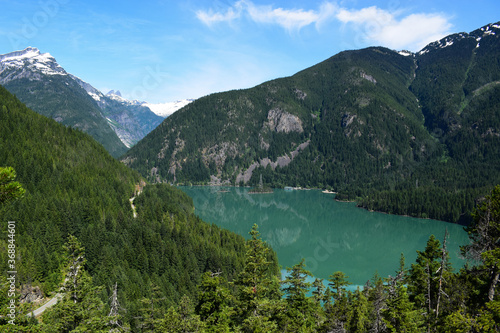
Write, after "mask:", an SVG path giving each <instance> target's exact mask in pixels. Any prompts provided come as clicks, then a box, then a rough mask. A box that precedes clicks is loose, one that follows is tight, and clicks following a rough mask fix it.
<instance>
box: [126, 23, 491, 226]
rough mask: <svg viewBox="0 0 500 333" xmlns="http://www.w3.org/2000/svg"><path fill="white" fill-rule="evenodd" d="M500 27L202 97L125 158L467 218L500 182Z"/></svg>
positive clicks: (179, 174)
mask: <svg viewBox="0 0 500 333" xmlns="http://www.w3.org/2000/svg"><path fill="white" fill-rule="evenodd" d="M486 30H489V31H490V33H487V32H485V31H486ZM491 30H494V31H495V32H496V34H493V33H491ZM499 30H500V29H498V25H489V26H487V27H485V28H482V29H479V30H477V31H474V32H472V33H470V34H465V33H463V34H457V35H452V36H449V37H446V38H445V39H443V40H442V41H439V42H436V43H433V44H430V45H429V46H427V47H426V48H424V49H423V50H422V51H421V52H419V53H417V54H414V55H410V56H403V55H401V54H398V53H397V52H395V51H392V50H388V49H384V48H368V49H364V50H357V51H346V52H342V53H339V54H337V55H335V56H334V57H332V58H330V59H328V60H326V61H324V62H322V63H320V64H317V65H315V66H313V67H311V68H308V69H306V70H304V71H302V72H299V73H297V74H295V75H294V76H291V77H288V78H282V79H277V80H273V81H269V82H266V83H263V84H261V85H259V86H256V87H254V88H252V89H245V90H237V91H229V92H224V93H218V94H213V95H209V96H206V97H204V98H200V99H199V100H197V101H195V102H193V103H191V104H189V105H188V106H186V107H185V108H183V109H182V110H180V111H178V112H176V113H175V114H173V115H172V116H171V117H169V118H168V119H166V120H165V121H164V122H163V123H162V124H161V125H160V126H159V127H158V128H157V129H156V130H154V131H153V132H152V133H150V134H149V135H148V136H147V137H146V138H144V139H143V140H142V142H140V143H139V144H138V145H137V146H136V147H134V148H132V149H131V150H130V151H129V152H128V153H127V154H126V155H125V157H124V158H123V160H124V161H125V162H126V163H127V164H128V165H130V166H131V167H132V168H134V169H136V170H138V171H139V172H140V173H141V174H142V175H143V176H144V177H147V178H148V179H150V180H151V181H163V180H166V181H169V182H180V183H208V182H209V181H212V182H213V181H217V180H218V181H220V182H226V183H231V184H234V185H240V184H241V183H247V184H251V185H256V184H257V183H258V182H259V179H260V176H261V175H262V177H263V179H264V183H265V184H268V185H271V186H274V187H283V186H303V187H304V186H305V187H321V188H328V189H333V190H335V191H336V192H338V193H339V194H338V195H337V198H338V199H341V200H356V201H358V204H359V205H360V206H362V207H365V208H368V209H373V210H379V211H385V212H389V213H394V214H404V215H412V216H416V217H427V218H434V219H440V220H445V221H453V222H464V223H466V222H468V221H470V219H469V218H468V216H470V212H471V211H472V208H473V207H474V203H475V200H476V199H477V198H478V197H480V196H484V195H486V194H487V193H488V191H490V190H491V188H492V186H493V184H497V183H499V182H500V123H499V119H500V113H499V112H500V99H499V98H500V97H499V96H500V85H499V84H498V83H499V82H500V66H499V65H498V63H499V59H500V42H499V38H500V37H499V36H500V31H499ZM479 38H481V40H480V46H479V47H478V45H479V44H478V43H479V42H478V40H479ZM294 117H295V118H294ZM297 119H298V120H297ZM297 123H300V126H297ZM277 124H278V125H279V126H278V125H277ZM280 124H281V125H283V126H281V125H280ZM301 144H306V145H307V147H305V148H303V149H302V150H300V151H298V153H297V149H298V147H299V146H300V145H301ZM280 159H281V160H280ZM287 159H288V161H289V163H288V164H287V163H285V162H284V163H282V165H281V164H280V166H276V165H273V166H272V165H271V164H270V163H268V162H269V161H271V162H275V163H277V162H279V161H281V162H283V161H286V160H287ZM249 169H250V170H253V172H249V171H248V170H249ZM245 172H248V173H249V174H251V178H250V179H244V177H242V176H243V174H244V173H245Z"/></svg>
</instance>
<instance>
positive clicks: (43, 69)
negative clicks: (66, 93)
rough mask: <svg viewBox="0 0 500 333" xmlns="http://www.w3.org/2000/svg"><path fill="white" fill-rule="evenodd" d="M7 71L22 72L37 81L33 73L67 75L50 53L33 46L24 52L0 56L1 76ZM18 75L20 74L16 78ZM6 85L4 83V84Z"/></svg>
mask: <svg viewBox="0 0 500 333" xmlns="http://www.w3.org/2000/svg"><path fill="white" fill-rule="evenodd" d="M6 70H14V71H15V72H19V71H21V72H22V73H21V74H22V75H23V76H24V77H28V76H30V77H32V78H33V79H37V75H34V76H33V73H36V74H45V75H66V74H67V73H66V71H65V70H64V69H63V68H62V67H61V66H60V65H59V64H58V63H57V61H56V59H55V58H54V57H53V56H52V55H50V53H41V52H40V50H39V49H37V48H36V47H31V46H30V47H27V48H25V49H24V50H20V51H14V52H10V53H6V54H0V74H1V73H3V72H4V71H6ZM29 73H32V74H29ZM18 75H19V73H17V74H16V75H15V76H16V77H17V76H18ZM10 79H13V78H12V77H11V78H10ZM5 83H6V82H3V84H5Z"/></svg>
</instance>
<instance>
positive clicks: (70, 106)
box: [0, 47, 190, 157]
mask: <svg viewBox="0 0 500 333" xmlns="http://www.w3.org/2000/svg"><path fill="white" fill-rule="evenodd" d="M0 84H1V85H3V86H5V87H6V88H7V89H8V90H9V91H10V92H12V93H14V94H16V96H17V97H18V98H19V99H20V100H21V101H22V102H23V103H26V104H27V105H28V106H29V107H30V108H32V109H33V110H35V111H36V112H38V113H40V114H42V115H45V116H47V117H51V118H53V119H55V120H57V121H58V122H60V123H62V124H64V125H67V126H72V127H76V128H79V129H81V130H82V131H84V132H87V133H89V134H90V135H92V136H93V137H94V138H95V139H96V140H97V141H99V142H100V143H101V144H103V145H104V147H105V148H106V149H107V150H108V151H109V152H110V153H111V154H112V155H113V156H115V157H118V156H120V155H122V154H123V153H125V151H126V150H127V149H128V148H130V147H131V146H133V145H134V144H135V143H137V142H138V141H139V140H140V139H142V138H143V137H144V136H145V135H146V134H147V133H149V132H150V131H151V130H153V129H154V128H155V127H156V126H158V125H159V124H160V123H161V122H162V121H163V119H164V118H165V117H167V116H168V115H170V114H172V113H173V112H175V111H176V110H178V109H179V108H180V107H182V106H184V105H186V104H187V103H189V102H190V101H181V102H176V103H170V104H168V103H167V104H148V103H146V102H139V101H128V100H126V99H124V98H122V97H121V94H120V92H119V91H117V92H115V91H111V92H110V93H108V94H106V95H104V94H103V93H102V92H101V91H99V90H98V89H96V88H94V87H93V86H92V85H90V84H89V83H87V82H84V81H83V80H81V79H80V78H78V77H76V76H74V75H72V74H70V73H68V72H66V71H65V70H64V68H62V67H61V66H60V65H59V64H58V63H57V61H56V60H55V58H54V57H52V56H51V55H50V54H49V53H41V52H40V51H39V50H38V49H36V48H32V47H29V48H26V49H24V50H22V51H16V52H12V53H8V54H4V55H0Z"/></svg>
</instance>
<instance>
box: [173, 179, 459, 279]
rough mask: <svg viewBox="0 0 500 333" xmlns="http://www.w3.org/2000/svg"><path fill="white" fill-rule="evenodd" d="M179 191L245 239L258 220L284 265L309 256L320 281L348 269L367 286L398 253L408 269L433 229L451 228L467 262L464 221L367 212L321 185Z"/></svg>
mask: <svg viewBox="0 0 500 333" xmlns="http://www.w3.org/2000/svg"><path fill="white" fill-rule="evenodd" d="M181 189H182V190H183V191H185V192H186V193H187V194H188V195H189V196H191V197H192V198H193V201H194V206H195V212H196V213H197V214H198V215H199V216H200V217H201V218H202V219H203V220H205V221H207V222H209V223H215V224H216V225H218V226H221V227H223V228H226V229H229V230H231V231H234V232H236V233H238V234H240V235H243V236H245V237H247V238H248V232H249V231H250V229H251V228H252V225H253V224H254V223H257V224H258V225H259V231H260V233H261V236H262V239H263V240H265V241H266V242H267V243H269V244H270V245H271V246H272V247H273V249H274V250H275V251H276V252H277V254H278V258H279V262H280V265H282V266H283V268H286V267H292V266H293V265H295V264H297V263H299V262H300V260H301V258H305V259H306V268H307V269H308V270H310V271H311V272H312V273H313V274H314V275H315V276H316V277H319V278H323V279H327V278H328V276H329V275H331V274H332V273H333V272H335V271H343V272H344V273H346V274H347V275H348V276H349V281H350V282H351V283H352V284H355V285H363V284H364V283H365V282H366V281H367V280H369V279H370V278H372V277H373V275H374V273H375V272H378V274H379V275H380V276H382V277H387V276H388V275H394V273H395V271H396V270H397V269H398V267H399V258H400V254H401V252H403V253H404V255H405V257H406V265H407V267H409V266H410V264H411V263H413V262H414V261H415V259H416V256H417V254H416V251H417V250H420V251H423V250H424V249H425V245H426V243H427V240H428V239H429V236H430V235H432V234H434V236H436V237H437V238H438V239H439V240H440V241H441V242H442V240H443V237H444V233H445V229H446V228H447V229H448V234H449V238H448V241H447V247H448V251H449V253H450V259H451V262H452V264H453V266H454V267H455V269H456V270H457V269H458V267H459V266H461V265H463V261H462V260H461V259H459V254H460V249H459V246H460V245H464V244H468V237H467V234H466V232H465V231H464V230H463V228H462V227H461V226H459V225H454V224H450V223H445V222H441V221H435V220H422V219H416V218H411V217H403V216H395V215H387V214H382V213H374V212H369V211H367V210H364V209H360V208H357V207H356V206H355V204H354V203H344V202H337V201H335V200H333V198H334V196H333V195H332V194H324V193H322V192H321V191H314V190H311V191H292V192H286V191H284V190H274V193H272V194H249V193H248V189H247V188H234V187H199V186H193V187H181ZM221 190H222V191H228V192H220V191H221Z"/></svg>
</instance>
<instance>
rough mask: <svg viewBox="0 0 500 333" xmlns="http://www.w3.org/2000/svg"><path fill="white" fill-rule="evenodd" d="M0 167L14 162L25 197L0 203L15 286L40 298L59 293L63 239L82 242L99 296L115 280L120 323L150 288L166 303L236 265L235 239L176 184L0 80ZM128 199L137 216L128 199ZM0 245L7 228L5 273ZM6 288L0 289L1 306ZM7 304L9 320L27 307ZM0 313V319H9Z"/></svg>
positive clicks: (131, 316)
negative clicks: (136, 165) (33, 106)
mask: <svg viewBox="0 0 500 333" xmlns="http://www.w3.org/2000/svg"><path fill="white" fill-rule="evenodd" d="M0 166H2V167H3V166H11V167H13V168H14V169H15V171H16V173H17V178H16V180H17V181H19V182H20V183H21V184H22V186H23V188H24V189H25V190H26V195H25V197H24V198H22V199H20V200H17V201H16V202H14V203H12V204H10V205H8V206H4V205H2V204H0V220H2V221H15V225H16V235H15V241H16V244H15V245H16V253H17V254H18V255H17V258H18V259H17V260H16V271H17V275H16V283H17V285H19V286H23V285H24V286H25V287H28V286H30V285H31V286H36V287H37V288H39V290H41V293H42V294H45V295H49V294H50V293H52V292H53V293H56V292H58V290H59V286H60V283H61V282H62V281H63V278H64V276H63V275H62V274H61V272H62V270H61V268H62V267H63V266H64V264H65V262H66V260H67V259H66V257H65V251H64V248H63V246H64V244H65V243H66V242H67V240H68V239H69V237H70V235H71V236H75V237H77V238H78V240H79V241H80V242H81V244H82V246H83V247H84V248H85V260H86V263H85V270H86V271H88V272H89V273H90V275H91V276H92V278H93V283H94V285H95V286H101V287H102V288H103V289H102V291H101V292H100V293H101V294H100V295H101V296H102V299H103V300H107V299H108V298H109V297H110V296H111V293H112V290H110V288H109V287H110V286H112V285H115V283H117V285H118V288H119V298H120V303H121V304H122V306H123V307H124V308H126V309H127V312H126V314H125V317H126V319H125V321H127V322H130V323H132V324H131V325H132V326H134V325H139V324H140V322H138V321H137V320H136V319H135V318H137V317H139V316H141V314H140V309H141V308H142V307H143V305H141V299H143V298H148V299H149V298H150V297H152V295H153V292H154V291H153V289H154V288H158V289H159V290H160V291H161V293H162V295H163V301H162V306H164V307H165V309H167V308H168V307H167V305H170V304H175V303H176V302H178V301H179V300H180V298H181V297H182V296H184V295H188V296H190V297H192V299H194V297H195V296H196V292H197V289H196V285H197V284H198V283H199V282H200V281H201V275H202V274H203V273H204V272H205V271H210V270H211V271H213V272H216V271H219V270H221V271H222V272H223V275H224V276H225V277H226V278H227V279H232V278H233V277H234V276H235V275H236V274H237V273H238V272H239V271H240V270H241V267H242V265H243V256H244V253H245V250H244V244H245V241H244V238H243V237H241V236H238V235H236V234H234V233H231V232H229V231H227V230H222V229H220V228H218V227H217V226H215V225H209V224H207V223H205V222H203V221H202V220H201V219H199V218H198V217H197V216H195V215H194V207H193V202H192V199H191V198H189V197H188V196H187V195H186V194H184V193H183V192H182V191H181V190H179V189H176V188H174V187H171V186H168V185H157V186H145V185H146V184H145V183H144V182H143V180H142V179H141V177H140V176H139V174H138V173H137V172H136V171H133V170H131V169H129V168H127V167H126V166H125V165H123V164H122V163H120V162H119V161H117V160H116V159H114V158H113V157H112V156H111V155H110V154H108V152H107V151H106V150H105V149H104V148H103V147H102V146H101V145H100V144H99V143H97V142H96V141H95V140H93V139H92V138H91V137H90V136H89V135H87V134H86V133H83V132H81V131H77V130H74V129H73V128H71V127H65V126H62V125H61V124H58V123H57V122H56V121H54V120H52V119H48V118H46V117H44V116H41V115H39V114H37V113H35V112H33V111H32V110H30V109H28V108H27V107H26V106H25V105H24V104H22V103H21V102H20V101H19V100H17V99H16V98H15V97H14V96H13V95H12V94H10V93H9V92H8V91H7V90H6V89H4V88H3V87H0ZM134 196H135V201H133V203H134V205H135V207H136V212H137V215H136V216H134V214H133V209H132V207H131V202H130V200H129V199H130V198H132V197H134ZM8 243H9V238H8V234H7V233H5V232H2V233H1V235H0V258H1V259H2V260H1V262H0V270H1V271H2V272H4V273H5V272H7V271H9V270H12V269H9V268H8V266H7V263H8V256H9V253H8V252H7V249H8V248H9V247H8ZM21 258H22V259H21ZM5 276H6V274H2V277H1V278H0V280H1V282H2V283H1V284H2V286H4V285H5ZM152 286H154V288H153V287H152ZM5 290H6V289H4V288H3V287H2V293H0V298H1V300H2V302H0V303H1V304H0V308H2V311H3V310H4V308H5V309H6V306H7V302H3V301H4V300H6V299H7V298H6V297H7V296H6V295H7V293H5V294H4V293H3V292H4V291H5ZM154 290H156V289H154ZM16 294H17V293H16ZM4 295H5V297H4ZM17 295H19V294H17ZM71 302H72V301H71ZM16 306H19V307H17V313H18V321H16V323H18V322H22V321H23V318H25V316H24V314H26V313H29V312H30V308H32V307H33V306H34V305H33V304H28V303H26V302H24V301H21V303H19V302H17V301H16ZM108 312H109V309H108V311H107V312H106V314H107V313H108ZM5 319H6V317H5V316H3V318H0V326H1V325H3V324H5V325H8V324H7V323H6V321H5ZM45 321H46V320H44V322H45ZM134 323H135V324H134ZM52 329H54V327H52ZM0 330H1V329H0ZM37 331H38V330H37ZM86 331H88V330H86ZM91 331H92V330H91ZM133 331H139V329H138V328H136V329H135V330H133ZM16 332H17V330H16Z"/></svg>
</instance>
